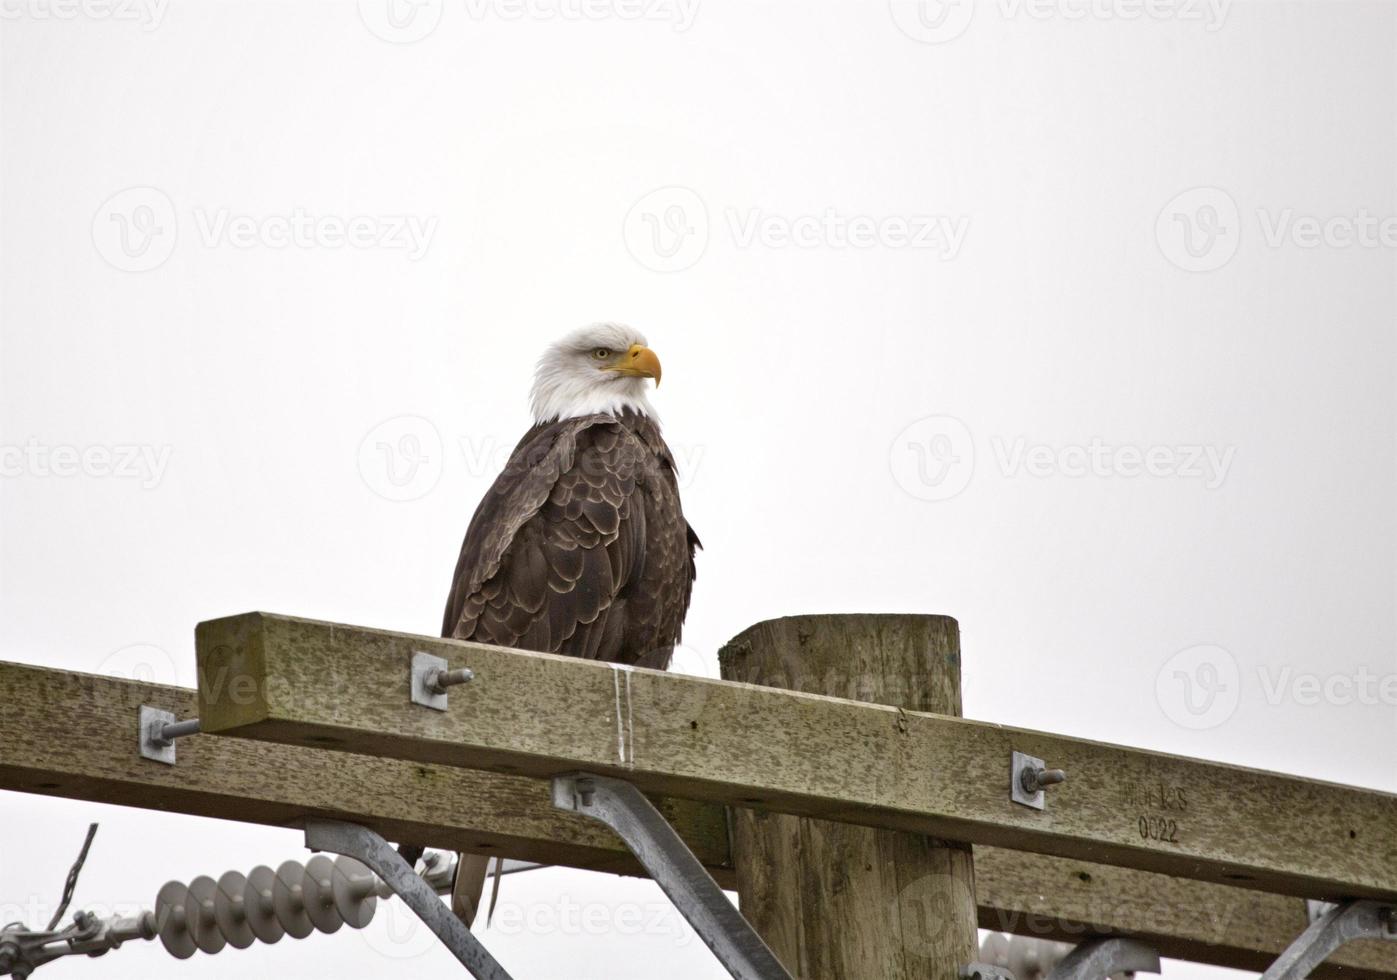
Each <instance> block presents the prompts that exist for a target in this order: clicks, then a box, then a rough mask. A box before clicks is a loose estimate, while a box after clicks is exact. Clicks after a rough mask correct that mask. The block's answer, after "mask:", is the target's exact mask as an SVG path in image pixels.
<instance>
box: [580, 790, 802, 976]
mask: <svg viewBox="0 0 1397 980" xmlns="http://www.w3.org/2000/svg"><path fill="white" fill-rule="evenodd" d="M553 805H554V806H555V807H557V808H558V809H560V810H571V811H573V812H574V813H581V814H584V815H585V816H589V817H592V818H593V819H595V820H600V821H601V822H602V823H604V824H606V825H607V826H608V827H610V828H611V829H612V830H614V831H615V832H616V834H617V835H618V836H619V837H620V838H621V839H622V840H623V841H625V842H626V846H627V847H628V848H630V851H631V853H632V854H634V855H635V856H636V859H637V860H639V861H640V863H641V865H643V866H644V868H645V870H646V871H648V872H649V873H650V877H652V878H654V879H655V881H656V883H657V884H658V885H659V886H660V888H661V889H662V890H663V891H664V893H665V894H666V895H668V896H669V900H670V901H671V902H673V903H674V907H675V908H676V909H678V910H679V914H680V915H682V916H684V918H685V919H686V920H688V923H689V925H691V926H693V927H694V931H695V932H697V933H698V934H699V936H700V937H701V938H702V939H703V941H704V944H705V945H707V946H708V948H709V949H711V950H712V951H713V955H714V956H716V957H718V961H719V962H720V963H722V964H723V967H724V969H726V970H727V971H728V973H729V974H731V975H732V976H733V977H736V978H737V980H791V975H790V974H789V973H787V972H786V968H785V967H783V966H782V965H781V961H780V960H778V959H777V958H776V954H774V953H773V952H772V951H771V949H770V948H769V947H768V946H767V945H766V943H765V942H763V941H762V937H761V936H759V935H757V932H756V930H755V929H753V928H752V926H751V924H750V923H748V921H747V920H746V919H744V918H743V917H742V914H741V913H740V912H738V911H737V908H736V907H735V906H734V905H733V904H732V902H730V901H728V897H727V896H726V895H724V894H723V890H722V889H721V888H719V887H718V883H717V882H715V881H714V880H713V878H712V876H711V875H709V873H708V872H707V870H705V869H704V867H703V865H702V864H701V863H700V862H699V859H698V858H696V857H694V852H693V851H691V850H689V847H688V845H687V844H685V843H684V841H683V840H682V839H681V838H680V837H679V835H678V834H676V833H675V832H674V828H673V827H671V826H670V825H669V822H668V821H666V820H665V818H664V817H663V816H661V815H660V811H659V810H656V809H655V805H654V804H653V803H651V802H650V801H649V800H647V799H646V798H645V796H644V794H642V793H641V792H640V790H638V789H636V788H635V787H634V786H632V785H631V784H630V783H628V782H626V781H625V780H623V779H612V778H610V777H608V776H596V775H592V774H591V773H585V772H581V773H569V774H567V775H563V776H554V777H553Z"/></svg>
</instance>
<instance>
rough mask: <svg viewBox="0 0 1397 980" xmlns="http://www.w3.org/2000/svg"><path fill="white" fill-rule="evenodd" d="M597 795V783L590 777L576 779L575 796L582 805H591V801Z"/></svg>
mask: <svg viewBox="0 0 1397 980" xmlns="http://www.w3.org/2000/svg"><path fill="white" fill-rule="evenodd" d="M596 797H597V784H596V783H594V782H592V781H591V780H590V779H579V780H578V781H577V798H578V799H579V800H581V801H582V805H583V806H591V805H592V801H593V800H594V799H596Z"/></svg>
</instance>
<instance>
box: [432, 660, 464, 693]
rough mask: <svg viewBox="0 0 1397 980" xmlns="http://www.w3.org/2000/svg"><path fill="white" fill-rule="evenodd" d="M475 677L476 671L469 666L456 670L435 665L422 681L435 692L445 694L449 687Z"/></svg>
mask: <svg viewBox="0 0 1397 980" xmlns="http://www.w3.org/2000/svg"><path fill="white" fill-rule="evenodd" d="M474 677H475V671H473V670H471V669H470V668H469V667H457V668H456V669H455V670H442V669H441V668H440V667H433V668H432V669H431V670H429V671H427V673H426V674H424V675H423V677H422V683H423V686H425V687H426V688H427V690H429V691H431V692H432V693H433V694H445V693H446V689H447V688H448V687H455V686H456V685H457V684H464V683H466V682H467V681H469V680H472V679H473V678H474Z"/></svg>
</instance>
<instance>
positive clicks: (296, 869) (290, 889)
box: [272, 861, 315, 939]
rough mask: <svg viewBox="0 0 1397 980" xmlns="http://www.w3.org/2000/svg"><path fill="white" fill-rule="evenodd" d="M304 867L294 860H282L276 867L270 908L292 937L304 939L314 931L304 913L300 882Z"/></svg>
mask: <svg viewBox="0 0 1397 980" xmlns="http://www.w3.org/2000/svg"><path fill="white" fill-rule="evenodd" d="M305 877H306V869H305V868H303V867H301V865H300V864H299V863H298V862H296V861H283V862H282V863H281V866H280V867H279V868H277V869H276V882H275V884H273V886H272V909H273V910H274V911H275V912H276V917H277V921H278V922H280V923H281V927H282V928H283V929H285V930H286V934H287V935H288V936H290V937H291V938H292V939H305V938H306V937H307V936H309V935H310V934H311V933H312V932H314V931H315V926H313V925H311V922H310V916H308V915H306V905H305V898H304V897H303V895H302V890H301V888H302V882H303V881H304V880H305Z"/></svg>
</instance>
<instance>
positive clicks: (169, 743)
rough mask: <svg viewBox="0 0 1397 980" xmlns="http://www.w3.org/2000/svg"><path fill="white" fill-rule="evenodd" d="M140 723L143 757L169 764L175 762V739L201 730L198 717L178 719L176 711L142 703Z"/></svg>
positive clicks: (195, 733)
mask: <svg viewBox="0 0 1397 980" xmlns="http://www.w3.org/2000/svg"><path fill="white" fill-rule="evenodd" d="M138 724H139V725H140V734H139V739H140V751H141V758H143V759H151V760H153V761H155V762H163V763H165V764H166V765H168V766H173V765H174V764H175V739H177V738H183V737H184V736H186V735H197V734H198V733H199V731H200V727H199V719H198V718H186V719H185V720H184V721H176V720H175V715H174V712H172V711H166V710H164V709H163V708H152V707H151V706H150V705H148V704H143V705H141V710H140V714H139V716H138Z"/></svg>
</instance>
